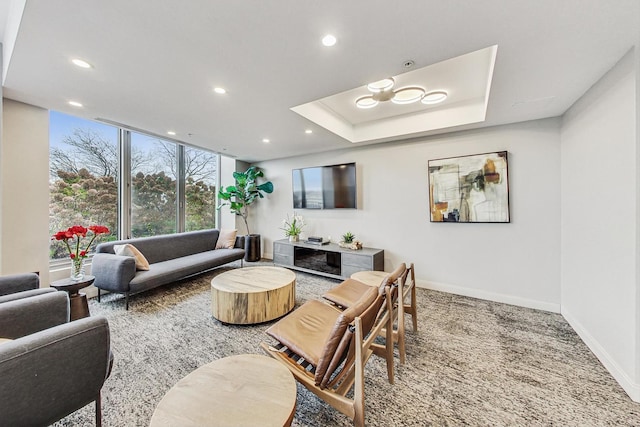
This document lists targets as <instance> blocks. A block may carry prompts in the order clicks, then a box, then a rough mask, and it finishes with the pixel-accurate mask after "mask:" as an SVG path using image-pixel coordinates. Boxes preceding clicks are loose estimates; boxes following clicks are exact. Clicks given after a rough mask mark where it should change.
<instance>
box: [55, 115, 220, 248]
mask: <svg viewBox="0 0 640 427" xmlns="http://www.w3.org/2000/svg"><path fill="white" fill-rule="evenodd" d="M123 152H126V155H122V153H123ZM121 159H126V161H125V162H123V163H126V164H125V165H124V167H121V165H120V163H119V162H121ZM217 165H218V155H217V154H215V153H212V152H209V151H206V150H201V149H198V148H194V147H187V146H184V145H182V144H178V143H176V142H173V141H169V140H165V139H162V138H158V137H156V136H151V135H146V134H143V133H139V132H133V131H129V130H127V129H121V128H118V127H115V126H109V125H106V124H103V123H98V122H93V121H90V120H85V119H81V118H78V117H73V116H69V115H66V114H62V113H58V112H55V111H51V113H50V177H51V178H50V204H49V228H50V230H49V231H50V232H51V234H54V233H55V232H57V231H60V230H64V229H66V228H68V227H70V226H72V225H76V224H80V225H84V226H88V225H94V224H99V225H106V226H107V227H109V229H110V230H111V231H112V232H111V234H110V235H109V236H104V237H103V238H102V239H101V241H104V240H115V239H118V238H127V237H142V236H151V235H157V234H168V233H175V232H178V231H191V230H200V229H205V228H215V227H216V209H215V196H216V187H217V186H216V181H217V168H218V166H217ZM119 183H120V184H124V185H122V188H124V189H125V190H124V191H123V190H121V191H120V193H119V191H118V184H119ZM122 206H125V207H126V208H125V209H122V208H121V207H122ZM123 216H127V218H126V220H124V221H123ZM118 224H124V225H123V227H121V228H122V229H119V228H118ZM50 252H51V254H50V255H51V256H50V257H51V259H52V260H60V259H67V258H68V252H67V251H66V247H65V246H64V244H63V243H61V242H56V241H52V244H51V251H50Z"/></svg>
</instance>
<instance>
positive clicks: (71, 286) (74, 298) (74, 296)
mask: <svg viewBox="0 0 640 427" xmlns="http://www.w3.org/2000/svg"><path fill="white" fill-rule="evenodd" d="M94 280H96V278H95V276H84V278H83V279H81V280H71V279H62V280H56V281H55V282H53V283H51V287H52V288H55V289H57V290H59V291H65V292H67V293H68V294H69V307H70V317H69V320H70V321H71V320H77V319H82V318H83V317H89V304H88V303H87V294H85V293H83V292H80V289H84V288H86V287H87V286H90V285H91V284H92V283H93V281H94Z"/></svg>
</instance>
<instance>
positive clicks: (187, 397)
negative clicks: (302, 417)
mask: <svg viewBox="0 0 640 427" xmlns="http://www.w3.org/2000/svg"><path fill="white" fill-rule="evenodd" d="M295 410H296V382H295V380H294V379H293V375H292V374H291V372H289V370H288V369H287V368H286V367H284V366H283V365H282V364H281V363H280V362H278V361H277V360H275V359H272V358H270V357H267V356H262V355H259V354H242V355H238V356H230V357H225V358H223V359H218V360H216V361H214V362H211V363H209V364H207V365H204V366H201V367H200V368H198V369H196V370H195V371H193V372H191V373H190V374H189V375H187V376H186V377H184V378H183V379H181V380H180V381H178V383H177V384H176V385H174V386H173V387H172V388H171V389H170V390H169V391H168V392H167V394H165V395H164V397H163V398H162V400H161V401H160V403H159V404H158V406H157V407H156V410H155V411H154V413H153V416H152V417H151V424H150V427H167V426H181V427H192V426H193V427H195V426H198V427H204V426H238V427H243V426H247V427H249V426H250V427H254V426H267V427H268V426H274V427H275V426H278V427H280V426H289V425H291V421H292V420H293V415H294V414H295Z"/></svg>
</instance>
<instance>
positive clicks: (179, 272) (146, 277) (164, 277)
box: [129, 249, 244, 293]
mask: <svg viewBox="0 0 640 427" xmlns="http://www.w3.org/2000/svg"><path fill="white" fill-rule="evenodd" d="M243 256H244V249H215V250H211V251H206V252H201V253H197V254H193V255H187V256H184V257H181V258H175V259H171V260H167V261H161V262H156V263H153V264H151V265H150V266H149V271H138V272H137V273H136V275H135V277H134V278H133V279H132V280H131V282H130V284H129V287H130V290H131V292H133V293H136V292H140V291H144V290H147V289H151V288H155V287H156V286H160V285H164V284H167V283H171V282H175V281H176V280H179V279H182V278H185V277H187V276H190V275H193V274H198V273H203V272H204V271H206V270H210V269H212V268H215V267H219V266H220V265H222V264H226V263H228V262H232V261H236V260H238V259H241V258H242V257H243Z"/></svg>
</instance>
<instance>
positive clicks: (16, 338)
mask: <svg viewBox="0 0 640 427" xmlns="http://www.w3.org/2000/svg"><path fill="white" fill-rule="evenodd" d="M27 292H31V291H27ZM18 293H19V294H22V293H24V291H19V292H18ZM12 295H15V294H12ZM0 337H2V338H9V339H10V340H9V341H6V342H3V343H0V378H2V387H0V414H1V416H0V419H1V420H2V421H1V422H0V423H1V424H3V425H5V424H6V425H11V426H47V425H50V424H52V423H54V422H55V421H57V420H59V419H61V418H64V417H65V416H67V415H69V414H70V413H72V412H74V411H76V410H78V409H80V408H82V407H83V406H85V405H87V404H89V403H91V402H93V401H95V402H96V425H97V426H100V425H101V422H102V411H101V401H100V390H101V389H102V385H103V384H104V381H105V380H106V378H107V377H108V375H109V373H110V368H111V363H112V357H111V352H110V337H109V324H108V323H107V320H106V319H105V318H104V317H88V318H85V319H80V320H76V321H73V322H69V296H68V295H67V293H66V292H56V291H53V292H46V293H43V294H39V295H35V296H29V297H26V298H19V299H14V300H11V301H5V302H2V303H0Z"/></svg>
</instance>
